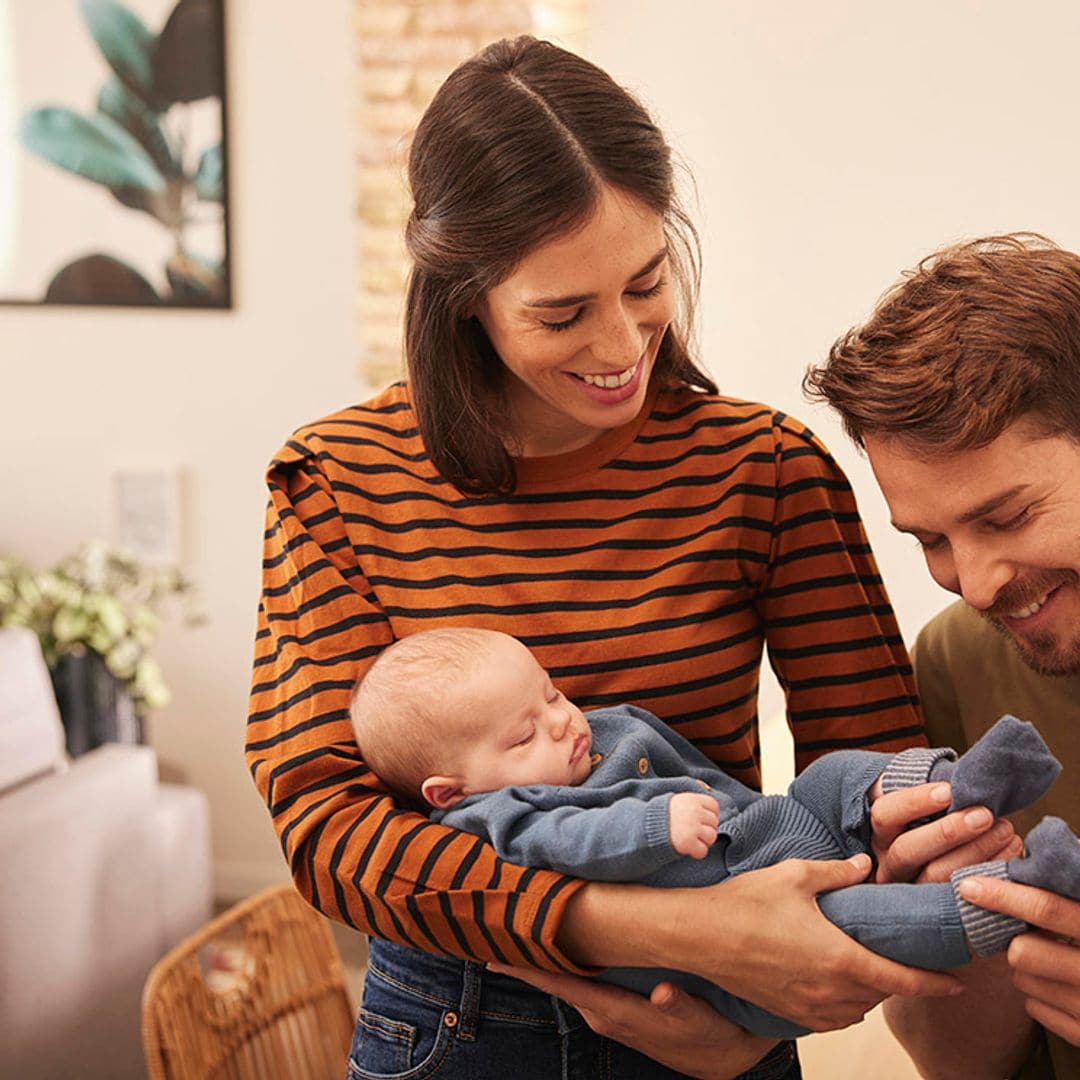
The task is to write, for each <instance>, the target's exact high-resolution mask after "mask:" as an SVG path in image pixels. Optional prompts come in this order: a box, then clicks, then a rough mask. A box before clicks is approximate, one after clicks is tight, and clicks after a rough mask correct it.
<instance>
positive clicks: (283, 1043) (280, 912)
mask: <svg viewBox="0 0 1080 1080" xmlns="http://www.w3.org/2000/svg"><path fill="white" fill-rule="evenodd" d="M142 1011H143V1049H144V1052H145V1054H146V1063H147V1067H148V1069H149V1075H150V1078H151V1080H214V1078H219V1077H220V1078H228V1080H246V1078H248V1077H251V1078H256V1077H258V1078H259V1080H330V1078H331V1077H332V1078H333V1080H341V1078H342V1077H343V1076H344V1075H345V1061H346V1058H347V1056H348V1053H349V1044H350V1041H351V1039H352V1031H353V1007H352V1004H351V1002H350V1000H349V993H348V990H347V989H346V986H345V973H344V969H343V967H342V965H341V958H340V956H339V955H338V951H337V946H336V945H335V943H334V938H333V935H332V934H331V932H330V928H329V927H328V926H327V925H326V923H325V922H324V921H323V920H322V918H321V917H320V916H319V915H317V914H316V913H315V912H314V911H313V910H312V909H311V908H310V907H309V906H308V905H307V904H306V903H305V902H304V901H303V900H302V899H301V898H300V896H299V895H298V894H297V892H296V890H295V889H294V888H293V887H292V886H291V885H283V886H278V887H275V888H272V889H266V890H264V891H263V892H261V893H258V894H257V895H255V896H252V897H251V898H249V899H248V900H245V901H243V902H242V903H239V904H237V905H236V906H235V907H233V908H230V909H229V910H228V911H226V912H225V913H224V914H222V915H219V916H218V917H217V918H216V919H214V920H213V921H212V922H209V923H207V925H206V926H204V927H203V928H202V929H201V930H200V931H198V932H197V933H195V934H193V935H192V936H191V937H189V938H188V939H187V940H186V941H184V942H182V943H181V944H180V945H178V946H177V947H176V948H175V949H173V950H172V951H171V952H170V953H168V954H167V955H166V956H165V957H163V958H162V959H161V960H160V961H159V962H158V963H157V964H156V965H155V967H154V968H153V970H152V971H151V972H150V975H149V976H148V978H147V981H146V986H145V989H144V991H143V1010H142Z"/></svg>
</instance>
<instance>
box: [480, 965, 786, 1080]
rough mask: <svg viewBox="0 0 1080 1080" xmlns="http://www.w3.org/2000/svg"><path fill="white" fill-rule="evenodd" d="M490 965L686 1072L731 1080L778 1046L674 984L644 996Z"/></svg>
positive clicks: (570, 978) (665, 984)
mask: <svg viewBox="0 0 1080 1080" xmlns="http://www.w3.org/2000/svg"><path fill="white" fill-rule="evenodd" d="M488 969H489V970H491V971H498V972H501V973H502V974H504V975H511V976H513V977H514V978H515V979H521V980H522V982H527V983H529V984H530V985H532V986H535V987H536V988H537V989H538V990H541V991H542V992H543V993H545V994H554V995H555V996H556V997H559V998H562V1000H563V1001H566V1002H568V1003H569V1004H571V1005H573V1006H574V1008H575V1009H577V1010H578V1012H580V1013H581V1015H582V1016H583V1017H584V1018H585V1022H586V1023H587V1024H588V1025H589V1027H590V1028H592V1030H593V1031H595V1032H596V1033H597V1034H598V1035H603V1036H605V1037H606V1038H609V1039H614V1040H615V1041H616V1042H620V1043H623V1044H624V1045H626V1046H629V1047H632V1048H633V1049H634V1050H637V1051H638V1052H639V1053H642V1054H644V1055H645V1056H646V1057H650V1058H652V1059H653V1060H655V1061H659V1062H660V1063H661V1064H663V1065H666V1066H667V1067H668V1068H669V1069H674V1070H675V1071H676V1072H681V1073H685V1074H686V1075H687V1076H697V1077H701V1078H703V1080H728V1078H729V1077H734V1076H738V1075H739V1074H740V1073H742V1072H745V1071H746V1070H747V1069H749V1068H750V1067H751V1066H752V1065H754V1064H755V1063H756V1062H758V1061H760V1060H761V1058H763V1057H764V1056H765V1055H766V1054H767V1053H768V1052H769V1050H771V1049H772V1047H773V1046H774V1045H775V1040H773V1039H766V1038H764V1037H762V1036H760V1035H751V1034H749V1033H748V1032H746V1031H744V1030H743V1029H742V1028H740V1027H737V1026H736V1025H735V1024H733V1023H732V1022H731V1021H730V1020H727V1019H725V1018H724V1017H723V1016H721V1015H720V1014H719V1013H718V1012H717V1011H716V1010H715V1009H714V1008H712V1006H711V1005H709V1004H707V1003H706V1002H704V1001H702V1000H701V998H696V997H693V996H691V995H690V994H687V993H686V992H685V991H684V990H681V989H680V988H679V987H677V986H675V985H673V984H672V983H668V982H662V983H658V984H657V985H656V986H654V987H653V990H652V993H651V994H650V995H649V997H647V998H646V997H642V996H641V995H640V994H635V993H633V992H632V991H630V990H623V989H622V988H621V987H617V986H609V985H608V984H607V983H600V982H597V981H596V980H595V979H582V978H578V977H577V976H575V975H556V974H553V973H551V972H548V971H540V970H538V969H536V968H512V967H503V966H501V965H497V964H489V965H488Z"/></svg>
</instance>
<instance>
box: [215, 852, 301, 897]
mask: <svg viewBox="0 0 1080 1080" xmlns="http://www.w3.org/2000/svg"><path fill="white" fill-rule="evenodd" d="M288 880H289V868H288V867H287V866H286V865H285V863H284V862H283V861H282V862H243V861H238V860H228V859H226V860H218V861H216V862H215V863H214V900H215V902H216V903H218V904H235V903H236V901H237V900H243V899H244V897H246V896H251V895H252V894H253V893H257V892H259V891H260V890H262V889H268V888H270V886H271V885H282V884H284V883H285V882H287V881H288Z"/></svg>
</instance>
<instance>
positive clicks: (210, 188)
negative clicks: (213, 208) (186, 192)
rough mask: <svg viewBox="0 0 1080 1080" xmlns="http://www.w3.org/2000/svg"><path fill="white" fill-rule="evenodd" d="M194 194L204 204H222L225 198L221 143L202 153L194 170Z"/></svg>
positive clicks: (223, 160) (223, 161) (223, 159)
mask: <svg viewBox="0 0 1080 1080" xmlns="http://www.w3.org/2000/svg"><path fill="white" fill-rule="evenodd" d="M195 194H196V195H198V196H199V198H200V199H203V200H205V201H206V202H222V201H223V200H224V198H225V158H224V155H223V153H222V149H221V143H215V144H214V145H213V146H211V147H209V148H208V149H206V150H204V151H203V156H202V157H201V158H199V167H198V169H196V170H195Z"/></svg>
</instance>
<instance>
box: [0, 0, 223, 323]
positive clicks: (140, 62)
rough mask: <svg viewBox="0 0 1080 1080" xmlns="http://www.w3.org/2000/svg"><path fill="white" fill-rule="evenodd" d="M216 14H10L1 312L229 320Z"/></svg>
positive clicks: (106, 10) (214, 1) (138, 3)
mask: <svg viewBox="0 0 1080 1080" xmlns="http://www.w3.org/2000/svg"><path fill="white" fill-rule="evenodd" d="M225 2H226V0H69V2H68V4H67V5H66V6H61V5H59V4H58V3H57V2H56V0H50V2H48V3H33V4H29V3H28V4H23V3H18V4H15V5H13V6H12V8H11V9H9V10H10V12H11V14H10V16H9V24H10V25H9V30H12V31H13V33H12V34H11V35H10V38H11V41H10V46H11V47H9V49H8V50H6V52H7V55H8V61H9V63H10V64H11V65H12V71H10V72H9V73H8V77H7V78H6V79H5V78H4V72H3V71H2V70H0V84H3V83H6V85H7V86H9V87H13V88H14V91H15V94H14V99H15V100H14V102H9V103H8V105H7V116H6V117H5V116H4V115H2V110H0V140H3V141H4V142H6V143H7V145H2V146H0V304H2V305H7V306H10V305H19V306H25V305H42V304H44V305H50V306H51V305H75V306H108V307H114V306H120V307H136V308H146V307H158V308H178V309H191V308H199V309H216V310H221V309H231V308H232V306H233V266H232V250H231V243H230V227H229V219H230V214H229V183H228V174H229V169H228V120H227V117H228V109H227V94H226V40H225ZM2 52H3V51H2V50H0V66H2V63H3V55H2ZM54 87H55V88H54ZM5 119H6V120H7V123H4V122H3V121H4V120H5ZM5 173H6V174H7V175H6V176H5V175H4V174H5Z"/></svg>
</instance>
